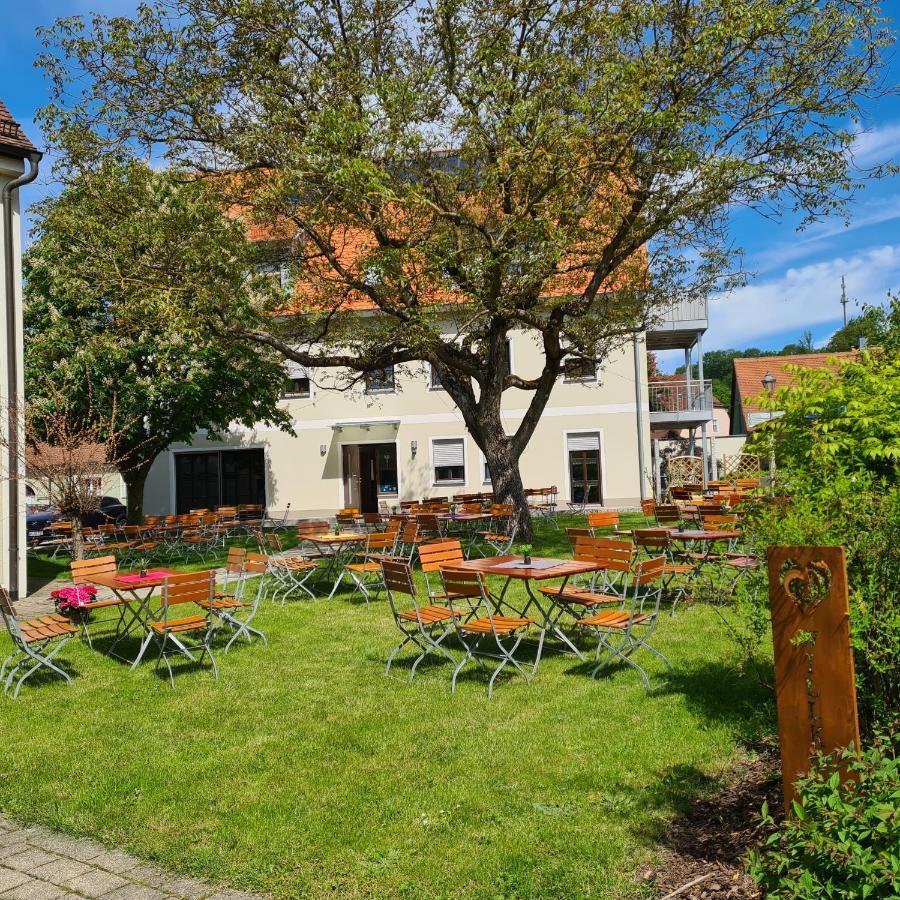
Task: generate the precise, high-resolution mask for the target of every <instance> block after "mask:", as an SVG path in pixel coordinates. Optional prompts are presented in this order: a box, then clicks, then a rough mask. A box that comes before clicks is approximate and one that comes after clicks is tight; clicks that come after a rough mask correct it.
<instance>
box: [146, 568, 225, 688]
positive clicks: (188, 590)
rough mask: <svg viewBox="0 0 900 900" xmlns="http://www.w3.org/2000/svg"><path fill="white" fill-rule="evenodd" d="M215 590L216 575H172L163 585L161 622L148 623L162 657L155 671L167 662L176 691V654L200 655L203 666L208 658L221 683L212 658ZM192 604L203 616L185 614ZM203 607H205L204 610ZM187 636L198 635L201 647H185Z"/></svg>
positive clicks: (195, 645)
mask: <svg viewBox="0 0 900 900" xmlns="http://www.w3.org/2000/svg"><path fill="white" fill-rule="evenodd" d="M215 590H216V573H215V572H214V571H212V570H210V571H207V572H187V573H184V574H180V575H169V576H167V577H166V579H165V581H164V582H163V589H162V609H161V610H160V615H161V618H160V619H158V620H156V621H152V622H148V624H147V627H148V629H149V633H148V635H147V637H148V638H155V639H156V640H157V642H158V643H159V656H157V658H156V666H155V667H154V671H155V670H158V669H159V664H160V663H161V662H164V663H165V664H166V669H168V672H169V681H170V682H171V684H172V687H173V689H174V687H175V674H174V671H173V669H172V664H171V663H170V662H169V656H171V655H172V654H173V653H181V654H183V655H185V656H187V657H188V658H189V659H193V657H192V656H191V653H195V652H197V651H200V659H199V660H197V662H200V663H202V662H203V658H204V657H205V656H208V657H209V661H210V663H211V665H212V671H213V677H214V678H216V679H218V677H219V669H218V667H217V666H216V660H215V658H214V657H213V654H212V649H211V644H212V639H213V635H214V634H215V631H216V629H215V627H214V616H213V605H212V604H213V595H214V594H215ZM188 603H190V604H193V605H195V606H197V607H198V608H199V609H201V610H202V612H200V613H189V614H187V615H184V614H182V615H178V613H179V612H181V613H183V609H178V607H184V606H185V605H186V604H188ZM201 604H202V606H201ZM187 635H197V636H198V638H199V643H197V644H194V645H193V646H188V645H185V644H184V643H183V641H182V638H183V637H186V636H187ZM172 637H177V639H178V641H179V643H180V646H179V645H177V644H174V643H173V642H172V640H171V639H172Z"/></svg>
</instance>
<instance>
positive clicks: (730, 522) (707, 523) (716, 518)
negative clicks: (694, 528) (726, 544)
mask: <svg viewBox="0 0 900 900" xmlns="http://www.w3.org/2000/svg"><path fill="white" fill-rule="evenodd" d="M737 520H738V517H737V516H735V515H733V514H732V515H726V514H723V513H716V514H714V515H705V516H703V527H704V528H705V529H706V530H707V531H730V530H731V529H732V528H735V527H736V526H737Z"/></svg>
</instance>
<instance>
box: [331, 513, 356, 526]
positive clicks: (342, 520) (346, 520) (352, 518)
mask: <svg viewBox="0 0 900 900" xmlns="http://www.w3.org/2000/svg"><path fill="white" fill-rule="evenodd" d="M356 519H357V516H356V515H355V514H354V513H338V514H337V515H336V516H335V517H334V521H335V522H337V523H338V525H355V524H356Z"/></svg>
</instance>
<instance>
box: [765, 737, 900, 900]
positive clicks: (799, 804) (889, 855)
mask: <svg viewBox="0 0 900 900" xmlns="http://www.w3.org/2000/svg"><path fill="white" fill-rule="evenodd" d="M898 750H900V737H898V736H897V735H895V736H894V737H893V738H886V739H884V740H883V741H876V743H875V745H874V746H873V747H872V748H871V749H870V750H868V751H866V752H865V753H864V754H862V756H857V755H856V754H855V753H853V752H852V751H846V752H845V753H844V754H843V756H842V759H841V763H842V764H843V765H845V766H846V767H847V771H848V772H849V773H850V774H851V776H852V780H847V781H845V782H844V783H841V781H840V778H839V775H838V773H837V772H836V771H835V761H834V760H833V759H829V758H820V759H819V760H818V762H817V764H816V766H815V767H814V768H813V769H812V771H811V772H810V773H809V775H808V776H806V777H804V778H801V779H800V780H799V781H798V782H797V790H798V797H799V800H798V801H795V803H794V807H793V810H792V815H791V816H790V817H788V818H787V819H786V820H785V821H784V822H783V823H781V824H780V825H779V826H778V827H777V828H776V830H775V831H773V833H772V834H771V835H770V836H769V838H768V839H767V841H766V842H765V844H764V845H763V847H762V848H761V849H760V850H759V851H757V852H755V853H753V854H752V856H751V861H750V872H751V874H752V875H753V877H754V878H755V879H756V881H757V883H758V884H760V885H761V886H762V887H763V888H764V889H765V891H766V896H767V897H771V898H774V900H779V898H784V900H819V898H846V900H862V898H872V900H876V898H895V897H897V896H900V759H898ZM763 820H764V824H766V825H769V826H775V822H774V820H773V819H772V817H771V816H770V815H769V813H768V810H767V809H765V808H764V810H763Z"/></svg>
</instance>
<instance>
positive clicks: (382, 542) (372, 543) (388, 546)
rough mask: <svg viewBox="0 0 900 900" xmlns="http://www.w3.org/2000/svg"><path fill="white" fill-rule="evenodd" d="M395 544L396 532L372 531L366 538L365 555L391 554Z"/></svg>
mask: <svg viewBox="0 0 900 900" xmlns="http://www.w3.org/2000/svg"><path fill="white" fill-rule="evenodd" d="M396 544H397V532H396V531H372V532H370V533H369V536H368V537H367V538H366V553H384V552H385V551H388V552H393V550H394V547H395V546H396Z"/></svg>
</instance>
